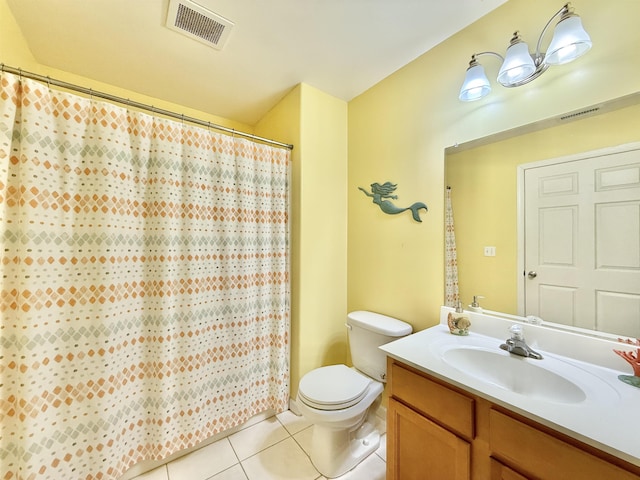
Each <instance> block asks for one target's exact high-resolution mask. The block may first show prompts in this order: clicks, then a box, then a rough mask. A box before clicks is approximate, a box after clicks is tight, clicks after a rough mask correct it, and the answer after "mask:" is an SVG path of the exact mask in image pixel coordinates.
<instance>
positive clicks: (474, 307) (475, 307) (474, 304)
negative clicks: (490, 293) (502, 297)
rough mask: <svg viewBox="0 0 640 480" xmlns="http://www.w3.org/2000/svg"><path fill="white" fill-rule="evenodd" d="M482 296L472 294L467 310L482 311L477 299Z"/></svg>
mask: <svg viewBox="0 0 640 480" xmlns="http://www.w3.org/2000/svg"><path fill="white" fill-rule="evenodd" d="M481 298H484V297H483V296H482V295H474V296H473V302H471V305H469V310H471V311H472V312H476V313H482V307H481V306H480V302H479V301H478V300H479V299H481Z"/></svg>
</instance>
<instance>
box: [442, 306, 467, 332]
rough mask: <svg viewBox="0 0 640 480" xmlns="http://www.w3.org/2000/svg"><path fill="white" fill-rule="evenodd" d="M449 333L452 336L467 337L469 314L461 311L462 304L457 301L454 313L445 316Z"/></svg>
mask: <svg viewBox="0 0 640 480" xmlns="http://www.w3.org/2000/svg"><path fill="white" fill-rule="evenodd" d="M447 325H448V326H449V331H450V332H451V333H453V334H454V335H469V327H470V326H471V321H469V314H468V313H466V312H465V311H464V310H463V309H462V303H461V302H460V301H458V305H457V306H456V311H455V312H449V315H448V316H447Z"/></svg>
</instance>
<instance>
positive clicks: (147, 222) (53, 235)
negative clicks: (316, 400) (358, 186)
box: [0, 73, 289, 480]
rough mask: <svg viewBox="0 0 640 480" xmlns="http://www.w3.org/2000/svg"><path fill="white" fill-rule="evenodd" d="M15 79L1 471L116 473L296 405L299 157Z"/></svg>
mask: <svg viewBox="0 0 640 480" xmlns="http://www.w3.org/2000/svg"><path fill="white" fill-rule="evenodd" d="M0 81H1V89H0V208H1V209H0V217H1V218H0V219H1V225H2V227H1V230H0V235H1V238H2V244H3V251H2V261H1V263H0V265H1V267H0V268H2V290H1V298H0V301H1V302H0V313H1V314H2V323H1V325H0V429H1V430H0V466H1V470H2V471H1V472H0V478H2V479H5V480H6V479H56V480H60V479H69V480H72V479H73V480H75V479H115V478H118V477H119V476H121V474H122V473H123V472H124V471H125V470H126V469H127V468H129V467H130V466H132V465H133V464H135V463H137V462H139V461H142V460H147V459H154V460H160V459H162V458H164V457H166V456H168V455H170V454H172V453H174V452H176V451H179V450H182V449H185V448H188V447H191V446H194V445H196V444H197V443H198V442H200V441H202V440H204V439H206V438H208V437H210V436H212V435H214V434H215V433H218V432H221V431H224V430H226V429H229V428H231V427H233V426H236V425H238V424H240V423H242V422H244V421H245V420H247V419H248V418H249V417H251V416H252V415H255V414H257V413H260V412H263V411H266V410H268V409H273V410H275V411H282V410H284V409H286V408H287V402H288V392H289V273H288V262H289V254H288V225H289V223H288V222H289V220H288V218H289V216H288V201H289V199H288V170H289V151H288V150H285V149H279V148H273V147H270V146H266V145H262V144H258V143H255V142H252V141H249V140H244V139H238V138H231V137H229V136H225V135H222V134H217V133H213V132H211V131H208V130H207V129H203V128H198V127H193V126H189V125H185V124H182V123H180V122H175V121H169V120H165V119H161V118H156V117H154V116H151V115H148V114H144V113H140V112H134V111H129V110H127V109H126V108H123V107H119V106H115V105H112V104H109V103H104V102H100V101H96V100H95V99H91V98H83V97H80V96H77V95H74V94H70V93H67V92H61V91H54V90H51V89H49V88H48V87H47V85H43V84H40V83H38V82H34V81H31V80H27V79H22V78H19V77H18V76H16V75H11V74H8V73H3V74H2V76H1V78H0Z"/></svg>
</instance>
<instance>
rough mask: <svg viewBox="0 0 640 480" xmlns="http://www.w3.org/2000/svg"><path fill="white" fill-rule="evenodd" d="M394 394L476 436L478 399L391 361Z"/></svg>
mask: <svg viewBox="0 0 640 480" xmlns="http://www.w3.org/2000/svg"><path fill="white" fill-rule="evenodd" d="M391 381H392V386H391V391H392V395H393V396H394V397H395V398H397V399H399V400H401V401H402V402H404V403H406V404H407V405H410V406H411V407H413V408H414V409H416V410H418V411H420V412H422V413H424V414H425V415H427V416H429V417H431V418H432V419H433V420H435V421H437V422H439V423H440V424H441V425H443V426H445V427H447V428H449V429H451V430H453V431H454V432H456V433H457V434H459V435H460V436H462V437H465V438H469V439H471V438H473V437H474V414H473V412H474V400H473V399H472V398H469V397H467V396H465V395H463V394H461V393H458V392H456V391H454V390H451V389H449V388H447V387H445V386H443V385H440V384H439V383H436V382H434V381H432V380H429V379H428V378H426V377H424V376H422V375H419V374H417V373H414V372H411V371H409V370H407V369H405V368H402V367H401V366H400V365H398V364H396V363H392V364H391Z"/></svg>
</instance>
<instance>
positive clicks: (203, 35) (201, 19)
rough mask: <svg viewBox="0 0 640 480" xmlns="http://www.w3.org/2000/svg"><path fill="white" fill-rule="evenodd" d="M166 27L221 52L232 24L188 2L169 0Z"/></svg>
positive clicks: (184, 0)
mask: <svg viewBox="0 0 640 480" xmlns="http://www.w3.org/2000/svg"><path fill="white" fill-rule="evenodd" d="M166 26H167V27H169V28H170V29H171V30H175V31H177V32H180V33H182V34H183V35H186V36H187V37H191V38H192V39H194V40H197V41H199V42H202V43H204V44H206V45H209V46H210V47H213V48H215V49H217V50H221V49H222V47H223V46H224V44H225V43H226V41H227V39H228V38H229V34H230V33H231V29H232V27H233V22H230V21H229V20H227V19H226V18H224V17H221V16H220V15H218V14H215V13H213V12H212V11H211V10H208V9H206V8H205V7H203V6H201V5H198V4H197V3H194V2H191V1H189V0H171V1H170V2H169V12H168V13H167V23H166Z"/></svg>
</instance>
